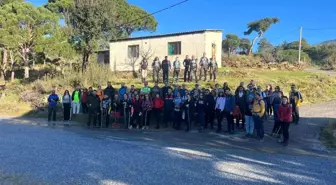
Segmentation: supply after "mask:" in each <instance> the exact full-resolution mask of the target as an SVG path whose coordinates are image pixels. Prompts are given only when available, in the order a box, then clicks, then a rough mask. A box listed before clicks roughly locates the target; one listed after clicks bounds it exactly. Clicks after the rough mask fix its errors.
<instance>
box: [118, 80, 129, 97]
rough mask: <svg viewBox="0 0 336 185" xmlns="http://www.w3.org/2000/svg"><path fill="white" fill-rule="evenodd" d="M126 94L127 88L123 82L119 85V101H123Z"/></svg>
mask: <svg viewBox="0 0 336 185" xmlns="http://www.w3.org/2000/svg"><path fill="white" fill-rule="evenodd" d="M126 93H127V86H126V85H125V83H124V82H122V83H121V85H120V89H119V97H120V100H123V99H124V97H125V96H124V95H125V94H126Z"/></svg>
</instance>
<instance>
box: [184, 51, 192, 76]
mask: <svg viewBox="0 0 336 185" xmlns="http://www.w3.org/2000/svg"><path fill="white" fill-rule="evenodd" d="M190 62H191V60H190V58H189V55H187V56H186V58H185V59H184V61H183V66H184V78H183V80H184V82H187V80H188V82H189V81H190Z"/></svg>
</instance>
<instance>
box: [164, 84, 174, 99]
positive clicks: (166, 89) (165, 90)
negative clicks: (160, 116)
mask: <svg viewBox="0 0 336 185" xmlns="http://www.w3.org/2000/svg"><path fill="white" fill-rule="evenodd" d="M168 89H172V88H171V87H170V86H164V87H162V97H166V95H167V94H168Z"/></svg>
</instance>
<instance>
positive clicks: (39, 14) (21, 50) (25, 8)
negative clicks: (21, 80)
mask: <svg viewBox="0 0 336 185" xmlns="http://www.w3.org/2000/svg"><path fill="white" fill-rule="evenodd" d="M57 21H58V19H57V17H56V16H55V15H54V14H53V13H51V12H50V11H49V10H47V9H45V8H43V7H37V8H36V7H34V6H33V5H32V4H30V3H25V2H13V3H9V4H6V5H4V6H3V7H1V9H0V24H1V26H2V28H1V29H0V40H1V43H3V45H5V46H7V47H8V48H11V49H13V50H15V51H17V52H18V54H19V56H20V57H21V59H22V61H23V65H24V68H25V75H24V77H25V78H29V64H30V59H31V54H32V53H33V52H34V49H35V47H36V46H37V45H38V43H39V41H41V40H42V39H43V37H46V36H48V35H52V33H53V30H54V29H53V28H54V27H55V25H57V24H58V22H57Z"/></svg>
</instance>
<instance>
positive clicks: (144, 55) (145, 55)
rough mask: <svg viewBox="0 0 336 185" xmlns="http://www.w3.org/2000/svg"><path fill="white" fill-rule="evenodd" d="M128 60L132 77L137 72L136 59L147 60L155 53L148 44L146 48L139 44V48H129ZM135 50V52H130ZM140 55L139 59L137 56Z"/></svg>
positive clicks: (135, 75) (136, 75)
mask: <svg viewBox="0 0 336 185" xmlns="http://www.w3.org/2000/svg"><path fill="white" fill-rule="evenodd" d="M128 52H129V53H128V61H129V63H128V64H129V66H131V68H132V73H133V77H134V78H137V77H138V74H137V72H136V70H135V67H136V65H137V63H138V61H140V62H141V61H142V60H146V61H147V62H148V60H149V59H150V58H152V57H153V56H154V54H155V51H154V50H153V49H152V47H151V46H150V45H149V47H148V48H147V49H145V48H144V47H143V46H141V48H140V49H139V48H136V49H135V50H134V51H131V50H129V51H128ZM132 52H135V53H132ZM140 57H141V59H140V60H139V58H140Z"/></svg>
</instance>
